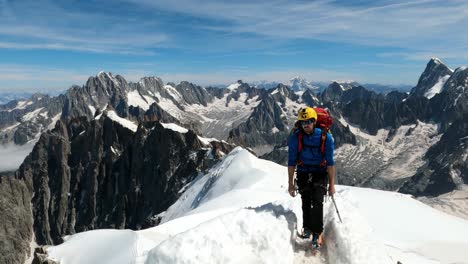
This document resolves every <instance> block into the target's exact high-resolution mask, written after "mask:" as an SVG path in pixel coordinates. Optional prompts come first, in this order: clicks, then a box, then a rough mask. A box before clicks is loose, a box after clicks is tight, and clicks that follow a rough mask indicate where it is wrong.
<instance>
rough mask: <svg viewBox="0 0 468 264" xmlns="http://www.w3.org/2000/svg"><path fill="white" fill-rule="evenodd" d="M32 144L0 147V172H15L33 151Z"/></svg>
mask: <svg viewBox="0 0 468 264" xmlns="http://www.w3.org/2000/svg"><path fill="white" fill-rule="evenodd" d="M33 147H34V144H26V145H23V146H17V145H0V157H2V158H1V159H0V171H8V170H16V169H18V168H19V166H20V165H21V163H23V161H24V159H25V158H26V156H28V154H29V153H30V152H31V150H32V149H33Z"/></svg>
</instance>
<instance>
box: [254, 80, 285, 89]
mask: <svg viewBox="0 0 468 264" xmlns="http://www.w3.org/2000/svg"><path fill="white" fill-rule="evenodd" d="M278 84H280V83H279V82H275V81H266V80H263V81H254V82H250V85H252V86H253V87H255V88H260V89H267V90H268V89H271V88H274V87H276V86H278Z"/></svg>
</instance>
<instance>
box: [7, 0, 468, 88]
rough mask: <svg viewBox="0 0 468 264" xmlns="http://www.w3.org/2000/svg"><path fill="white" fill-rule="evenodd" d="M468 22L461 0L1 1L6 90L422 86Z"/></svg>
mask: <svg viewBox="0 0 468 264" xmlns="http://www.w3.org/2000/svg"><path fill="white" fill-rule="evenodd" d="M466 28H468V3H467V2H466V1H462V0H445V1H431V0H419V1H399V0H385V1H367V0H364V1H360V0H358V1H310V0H307V1H306V0H300V1H298V0H296V1H287V0H269V1H251V0H248V1H247V0H246V1H244V0H240V1H217V0H205V1H200V0H178V1H159V0H115V1H103V0H100V1H93V0H91V1H89V0H81V1H76V0H64V1H52V0H31V1H29V0H20V1H18V0H0V92H8V91H47V90H48V91H60V90H65V89H68V88H69V87H70V86H71V85H73V84H77V85H82V84H84V83H85V82H86V80H87V78H88V77H89V76H95V75H96V74H97V73H98V72H99V71H101V70H104V71H108V72H112V73H113V74H119V75H122V76H124V77H125V78H126V79H127V80H128V81H137V80H139V78H141V77H143V76H158V77H161V78H162V79H163V81H165V82H169V81H172V82H176V83H178V82H180V81H182V80H187V81H191V82H193V83H196V84H199V85H216V84H229V83H233V82H235V81H236V80H239V79H242V80H244V81H247V82H249V81H250V82H251V81H259V80H267V81H280V82H286V81H287V80H289V79H290V78H292V77H295V76H302V77H304V78H306V79H307V80H309V81H330V80H355V81H358V82H361V83H381V84H409V85H415V84H416V83H417V81H418V78H419V76H420V75H421V73H422V71H423V70H424V68H425V66H426V64H427V62H428V61H429V60H430V58H432V57H438V58H440V59H441V60H442V61H443V62H444V63H446V64H447V65H448V66H449V67H450V68H456V67H459V66H463V65H467V64H468V63H467V61H468V49H467V46H468V35H467V34H464V32H465V31H466V30H465V29H466Z"/></svg>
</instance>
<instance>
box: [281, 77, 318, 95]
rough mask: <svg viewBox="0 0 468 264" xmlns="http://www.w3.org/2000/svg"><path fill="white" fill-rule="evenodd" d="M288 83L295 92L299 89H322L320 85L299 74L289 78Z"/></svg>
mask: <svg viewBox="0 0 468 264" xmlns="http://www.w3.org/2000/svg"><path fill="white" fill-rule="evenodd" d="M288 85H289V86H290V87H291V89H292V90H293V91H295V92H297V91H306V90H311V91H318V90H320V87H319V86H316V85H314V84H312V82H309V81H307V80H306V79H304V78H301V77H299V76H296V77H294V78H292V79H291V80H289V83H288Z"/></svg>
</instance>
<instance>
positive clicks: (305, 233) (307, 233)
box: [301, 228, 312, 239]
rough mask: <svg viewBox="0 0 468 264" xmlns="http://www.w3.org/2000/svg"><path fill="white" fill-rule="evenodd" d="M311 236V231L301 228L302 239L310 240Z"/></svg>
mask: <svg viewBox="0 0 468 264" xmlns="http://www.w3.org/2000/svg"><path fill="white" fill-rule="evenodd" d="M311 234H312V231H310V229H309V228H303V229H302V236H301V237H302V238H304V239H308V238H310V235H311Z"/></svg>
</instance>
